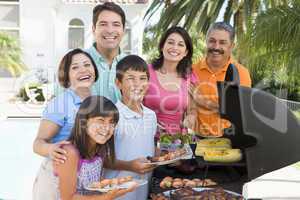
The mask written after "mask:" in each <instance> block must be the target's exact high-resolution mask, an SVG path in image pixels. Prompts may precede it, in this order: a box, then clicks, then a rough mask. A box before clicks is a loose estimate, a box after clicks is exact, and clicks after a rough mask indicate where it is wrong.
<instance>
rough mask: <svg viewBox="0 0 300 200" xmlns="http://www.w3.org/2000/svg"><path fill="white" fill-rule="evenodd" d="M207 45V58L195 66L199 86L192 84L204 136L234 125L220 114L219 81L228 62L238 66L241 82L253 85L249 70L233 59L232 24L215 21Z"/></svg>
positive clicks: (198, 126)
mask: <svg viewBox="0 0 300 200" xmlns="http://www.w3.org/2000/svg"><path fill="white" fill-rule="evenodd" d="M206 47H207V50H206V57H205V58H203V59H201V60H200V61H199V62H198V63H196V64H194V65H193V70H194V73H195V74H196V76H197V77H198V79H199V82H198V83H197V85H195V86H191V91H192V92H193V97H194V100H195V102H196V104H197V123H196V125H195V129H196V132H198V133H199V134H201V135H204V136H222V135H223V130H224V129H225V128H228V127H230V125H231V124H230V122H229V121H227V120H225V119H221V118H220V115H219V110H218V108H219V104H218V93H217V81H224V79H225V75H226V70H227V68H228V66H229V64H233V65H234V66H235V67H236V68H237V70H238V73H239V78H240V85H242V86H247V87H251V79H250V75H249V72H248V70H247V69H246V68H245V67H244V66H242V65H241V64H239V63H238V62H237V61H235V60H234V59H233V58H232V55H231V54H232V50H233V48H234V29H233V27H232V26H231V25H229V24H227V23H225V22H217V23H214V24H213V25H212V26H211V27H210V28H209V30H208V32H207V35H206ZM232 103H234V102H232Z"/></svg>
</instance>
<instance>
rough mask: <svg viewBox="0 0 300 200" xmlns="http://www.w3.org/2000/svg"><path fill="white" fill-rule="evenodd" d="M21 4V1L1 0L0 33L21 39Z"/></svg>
mask: <svg viewBox="0 0 300 200" xmlns="http://www.w3.org/2000/svg"><path fill="white" fill-rule="evenodd" d="M19 29H20V3H19V0H5V1H3V0H0V31H3V32H7V33H8V34H10V35H12V36H15V37H17V38H18V37H19Z"/></svg>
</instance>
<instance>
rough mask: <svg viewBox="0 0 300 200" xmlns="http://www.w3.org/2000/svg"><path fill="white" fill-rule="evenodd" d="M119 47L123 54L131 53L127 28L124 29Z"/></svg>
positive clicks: (129, 32) (129, 31)
mask: <svg viewBox="0 0 300 200" xmlns="http://www.w3.org/2000/svg"><path fill="white" fill-rule="evenodd" d="M126 23H127V22H126ZM120 47H121V50H122V52H123V53H126V54H130V53H131V29H130V28H129V27H128V26H127V27H126V28H125V34H124V37H123V39H122V42H121V44H120Z"/></svg>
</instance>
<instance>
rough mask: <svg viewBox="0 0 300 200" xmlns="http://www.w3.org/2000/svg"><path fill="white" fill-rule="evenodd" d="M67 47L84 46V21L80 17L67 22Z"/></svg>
mask: <svg viewBox="0 0 300 200" xmlns="http://www.w3.org/2000/svg"><path fill="white" fill-rule="evenodd" d="M68 38H69V42H68V47H69V49H75V48H83V47H84V23H83V22H82V21H81V20H80V19H72V20H71V21H70V23H69V37H68Z"/></svg>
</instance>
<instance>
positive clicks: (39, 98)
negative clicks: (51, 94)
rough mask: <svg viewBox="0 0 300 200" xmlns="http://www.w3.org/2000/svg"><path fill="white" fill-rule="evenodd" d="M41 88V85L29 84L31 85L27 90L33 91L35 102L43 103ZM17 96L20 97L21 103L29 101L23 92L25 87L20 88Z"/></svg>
mask: <svg viewBox="0 0 300 200" xmlns="http://www.w3.org/2000/svg"><path fill="white" fill-rule="evenodd" d="M41 86H42V85H41V84H39V83H31V84H29V86H28V88H29V90H33V91H34V93H35V94H37V96H36V97H35V99H36V100H37V101H40V102H44V101H45V97H44V95H43V90H42V88H41ZM17 96H18V97H20V98H21V99H22V100H23V101H28V100H29V97H28V94H27V92H26V90H25V87H22V88H20V91H19V94H18V95H17Z"/></svg>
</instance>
